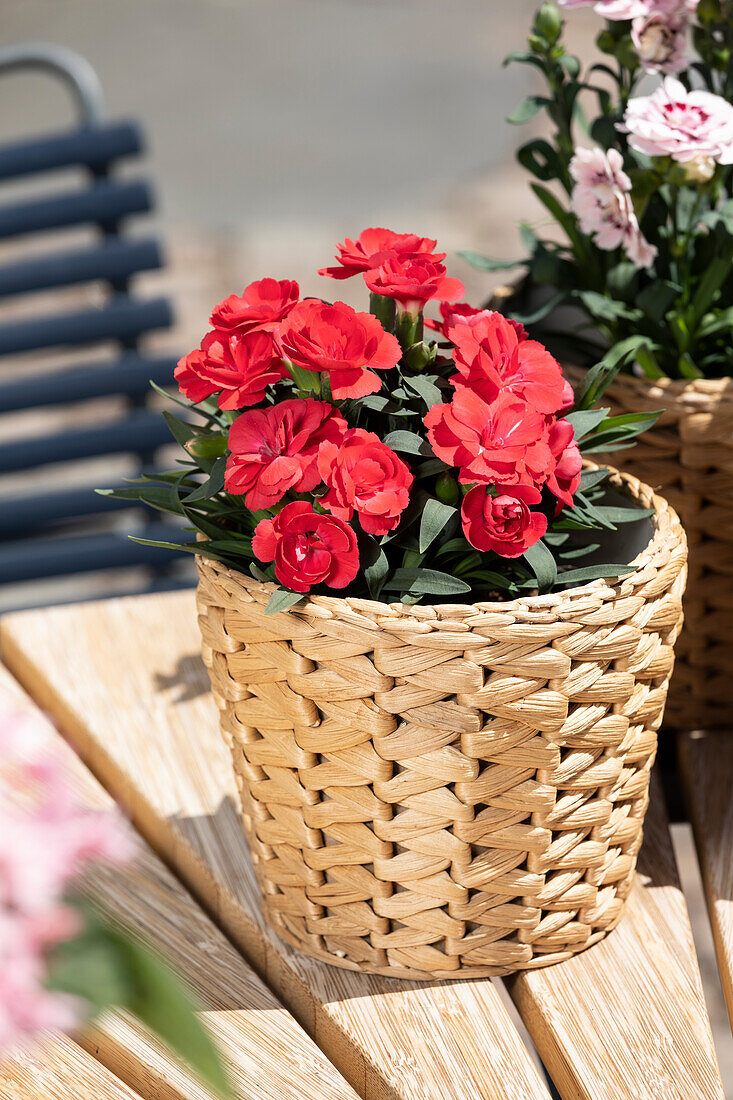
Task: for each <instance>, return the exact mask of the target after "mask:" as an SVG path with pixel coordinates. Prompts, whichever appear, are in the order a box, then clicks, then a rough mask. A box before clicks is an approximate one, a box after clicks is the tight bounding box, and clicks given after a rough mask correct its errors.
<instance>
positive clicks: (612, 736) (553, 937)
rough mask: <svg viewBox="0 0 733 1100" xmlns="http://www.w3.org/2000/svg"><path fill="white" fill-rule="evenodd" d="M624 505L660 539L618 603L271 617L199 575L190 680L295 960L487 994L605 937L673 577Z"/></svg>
mask: <svg viewBox="0 0 733 1100" xmlns="http://www.w3.org/2000/svg"><path fill="white" fill-rule="evenodd" d="M623 482H624V483H625V484H626V486H627V488H628V489H629V490H630V491H631V493H632V494H633V495H634V496H635V497H637V498H638V499H639V500H640V501H641V503H642V504H643V505H645V506H647V507H653V508H655V509H656V517H655V528H654V531H655V533H654V536H653V539H652V541H651V542H650V544H649V546H648V547H647V549H646V550H645V551H644V552H643V553H642V554H641V555H639V557H638V558H637V559H636V564H637V568H636V570H635V572H633V573H631V574H628V575H627V576H626V577H624V578H622V579H621V580H619V581H618V582H617V583H616V584H613V585H611V584H608V583H606V582H604V581H595V582H593V583H592V584H589V585H586V586H584V587H583V588H576V589H573V590H570V591H568V592H566V593H560V594H555V595H551V596H543V597H527V598H525V599H522V600H517V601H514V602H511V603H480V604H475V605H471V606H467V605H438V606H435V607H422V606H420V605H416V606H412V607H408V606H403V605H402V604H382V603H376V602H374V601H371V600H358V599H340V598H336V597H327V596H315V597H311V598H308V599H307V601H306V602H305V603H304V605H301V606H299V607H298V608H297V609H291V610H289V611H286V612H282V613H279V614H277V615H267V616H266V615H265V605H266V603H267V600H268V598H269V595H270V592H271V590H272V586H271V585H265V584H259V583H257V582H256V581H254V580H251V579H250V578H248V577H245V576H243V575H242V574H239V573H236V572H233V571H230V570H228V569H227V568H225V567H224V566H222V565H220V564H219V563H217V562H214V561H210V560H207V559H199V560H198V568H199V577H200V580H199V590H198V599H199V611H200V625H201V632H202V637H203V654H204V660H205V662H206V664H207V666H208V669H209V672H210V676H211V683H212V687H213V692H214V696H215V698H216V701H217V703H218V706H219V708H220V711H221V726H222V731H223V733H224V737H225V738H226V740H227V742H228V744H229V746H230V748H231V751H232V756H233V761H234V769H235V772H236V776H237V780H238V785H239V789H240V792H241V798H242V807H243V816H244V823H245V827H246V831H247V835H248V838H249V843H250V848H251V851H252V856H253V860H254V865H255V869H256V872H257V875H258V879H259V883H260V887H261V890H262V896H263V903H264V909H265V914H266V916H267V918H268V920H269V921H270V923H271V924H272V925H273V926H274V928H275V929H276V930H277V932H278V933H279V934H280V935H281V936H282V937H283V938H284V939H285V940H287V941H288V942H290V943H291V944H294V945H296V946H298V947H299V948H301V949H302V950H303V951H305V952H306V953H307V954H309V955H313V956H315V957H317V958H320V959H323V960H325V961H328V962H331V963H334V964H336V965H337V966H344V967H348V968H350V969H354V970H367V971H372V972H375V973H379V974H384V975H389V976H393V977H401V978H416V979H428V978H440V977H446V978H447V977H450V978H455V977H480V976H488V975H494V974H506V973H509V972H510V971H512V970H516V969H518V968H526V967H535V966H543V965H546V964H548V963H552V962H555V961H559V960H561V959H565V958H567V957H568V956H569V955H572V954H574V953H575V952H577V951H581V950H583V949H584V948H586V947H588V946H589V945H590V944H592V943H595V942H596V941H597V940H599V939H600V938H601V937H603V936H604V935H605V934H606V932H607V931H608V930H609V929H611V928H613V926H614V925H615V924H616V923H617V921H618V920H619V918H620V916H621V913H622V908H623V903H624V898H625V897H626V895H627V893H628V891H629V889H630V886H631V881H632V876H633V872H634V867H635V864H636V857H637V853H638V850H639V846H640V843H641V832H642V825H643V819H644V813H645V810H646V807H647V803H648V786H649V773H650V768H651V765H652V763H653V759H654V755H655V750H656V730H657V728H658V726H659V724H660V722H661V719H662V712H663V708H664V702H665V695H666V690H667V684H668V680H669V676H670V673H671V671H672V665H673V645H674V643H675V640H676V638H677V634H678V631H679V628H680V625H681V618H682V612H681V599H682V593H683V590H684V582H685V572H686V542H685V536H684V532H683V530H682V528H681V526H680V523H679V520H678V519H677V516H676V515H675V513H674V511H673V510H672V509H671V508H669V507H668V506H667V503H666V502H665V501H664V500H662V499H660V498H659V497H656V496H654V494H653V493H652V492H651V490H649V489H648V488H647V487H646V486H643V485H641V484H640V483H639V482H638V481H636V480H635V479H633V478H628V477H626V476H624V477H623ZM618 483H619V484H620V483H621V479H618Z"/></svg>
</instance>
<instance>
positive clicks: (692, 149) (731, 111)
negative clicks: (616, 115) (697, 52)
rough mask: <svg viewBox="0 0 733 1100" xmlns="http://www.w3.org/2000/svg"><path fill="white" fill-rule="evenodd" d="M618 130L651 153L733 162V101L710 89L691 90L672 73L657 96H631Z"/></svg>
mask: <svg viewBox="0 0 733 1100" xmlns="http://www.w3.org/2000/svg"><path fill="white" fill-rule="evenodd" d="M619 129H620V130H622V131H624V132H625V133H628V135H629V145H630V146H631V147H632V149H636V151H637V152H639V153H646V154H647V156H650V157H672V158H673V159H674V160H676V161H679V163H681V164H686V163H688V162H689V161H695V162H698V161H699V160H700V158H704V157H709V158H711V159H712V160H713V161H715V162H717V163H718V164H733V106H731V104H730V103H728V102H726V100H725V99H723V98H722V96H717V95H713V94H712V93H711V92H702V91H693V92H688V91H687V89H686V88H685V87H684V85H683V84H681V83H680V81H679V80H675V79H674V77H671V76H668V77H667V78H666V79H665V81H664V83H663V84H661V85H660V86H659V88H657V90H656V91H655V92H653V93H652V95H649V96H637V97H636V98H635V99H630V100H629V104H628V107H627V108H626V114H625V116H624V121H623V123H620V124H619Z"/></svg>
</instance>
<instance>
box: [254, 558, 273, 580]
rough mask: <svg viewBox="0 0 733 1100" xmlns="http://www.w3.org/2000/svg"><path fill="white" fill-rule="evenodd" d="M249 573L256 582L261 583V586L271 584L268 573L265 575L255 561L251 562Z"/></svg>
mask: <svg viewBox="0 0 733 1100" xmlns="http://www.w3.org/2000/svg"><path fill="white" fill-rule="evenodd" d="M249 571H250V573H251V574H252V576H253V577H254V579H255V580H256V581H260V583H261V584H269V583H270V578H269V577H268V575H267V573H263V571H262V570H261V569H260V567H259V565H257V563H256V562H254V561H252V562H250V564H249Z"/></svg>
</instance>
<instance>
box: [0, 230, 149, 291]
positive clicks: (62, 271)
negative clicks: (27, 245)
mask: <svg viewBox="0 0 733 1100" xmlns="http://www.w3.org/2000/svg"><path fill="white" fill-rule="evenodd" d="M161 264H162V256H161V251H160V247H159V245H158V242H157V241H155V240H153V239H152V238H147V237H146V238H144V239H141V240H133V239H130V240H127V239H125V238H123V237H112V238H110V239H109V240H106V241H101V242H100V243H99V244H94V245H91V246H89V245H88V246H86V247H84V248H73V249H64V250H63V251H58V250H57V251H55V252H47V253H44V254H43V255H40V256H31V257H30V258H27V257H24V258H23V259H22V260H15V261H14V262H13V263H10V264H3V265H2V266H0V297H2V298H5V297H8V296H12V295H16V294H30V293H33V292H34V291H38V290H52V289H54V288H55V287H59V286H76V285H77V284H80V283H92V282H96V281H98V280H102V281H105V282H110V283H112V284H117V283H121V284H125V283H126V282H127V280H128V279H129V278H130V277H131V276H132V275H135V274H137V272H139V271H152V270H154V269H156V268H159V267H160V266H161Z"/></svg>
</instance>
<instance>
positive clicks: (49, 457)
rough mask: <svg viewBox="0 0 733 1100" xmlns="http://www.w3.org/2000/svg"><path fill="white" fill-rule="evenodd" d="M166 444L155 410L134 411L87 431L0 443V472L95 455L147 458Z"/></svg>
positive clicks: (165, 429)
mask: <svg viewBox="0 0 733 1100" xmlns="http://www.w3.org/2000/svg"><path fill="white" fill-rule="evenodd" d="M170 441H171V433H170V431H169V430H168V427H167V425H166V423H165V421H164V420H163V418H162V416H161V415H160V413H159V412H158V411H157V409H136V410H135V411H134V412H130V413H128V414H127V415H126V416H121V417H119V419H116V420H107V421H106V422H105V421H100V422H98V423H97V424H94V426H93V427H91V428H86V427H84V428H74V429H69V430H68V431H65V432H55V433H53V434H52V435H46V436H40V437H39V436H31V437H30V438H26V439H16V440H14V441H13V442H12V443H2V444H0V470H2V472H3V473H4V474H12V473H17V472H18V471H19V470H30V469H36V468H37V467H39V466H50V465H52V464H53V463H55V462H78V461H80V460H82V459H85V458H96V457H97V456H98V455H113V454H148V453H149V452H150V451H154V450H156V449H157V448H158V447H163V446H165V445H166V444H168V443H170Z"/></svg>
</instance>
